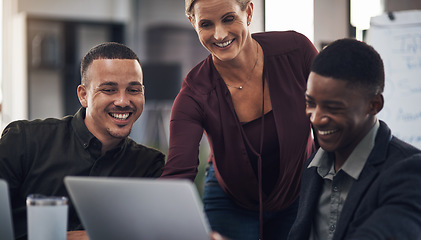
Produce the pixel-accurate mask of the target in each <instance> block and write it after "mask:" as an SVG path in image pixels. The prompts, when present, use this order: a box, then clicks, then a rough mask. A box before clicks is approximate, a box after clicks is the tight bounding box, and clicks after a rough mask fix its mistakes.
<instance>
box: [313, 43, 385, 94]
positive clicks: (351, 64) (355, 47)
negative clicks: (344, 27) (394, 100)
mask: <svg viewBox="0 0 421 240" xmlns="http://www.w3.org/2000/svg"><path fill="white" fill-rule="evenodd" d="M311 71H312V72H314V73H317V74H319V75H322V76H324V77H332V78H335V79H340V80H344V81H347V82H348V85H349V86H350V87H353V86H355V87H362V88H364V89H367V90H368V94H372V95H375V94H379V93H382V92H383V90H384V67H383V60H382V59H381V57H380V55H379V53H377V52H376V50H375V49H374V48H373V47H372V46H370V45H368V44H366V43H364V42H361V41H358V40H356V39H351V38H345V39H340V40H336V41H334V42H332V43H331V44H329V45H328V46H327V47H325V48H324V49H323V50H322V51H320V53H319V54H318V55H317V56H316V58H315V59H314V61H313V64H312V66H311Z"/></svg>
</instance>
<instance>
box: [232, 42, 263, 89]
mask: <svg viewBox="0 0 421 240" xmlns="http://www.w3.org/2000/svg"><path fill="white" fill-rule="evenodd" d="M256 49H257V53H256V62H255V63H254V66H253V68H252V69H251V72H250V74H249V76H248V78H247V79H246V81H244V83H243V84H242V85H240V86H238V87H236V86H232V85H229V84H228V83H226V82H225V84H226V85H227V86H228V87H231V88H236V89H238V90H242V89H243V86H244V85H246V83H247V82H248V81H249V80H250V78H251V76H252V75H253V71H254V69H255V68H256V65H257V61H259V46H258V45H257V41H256Z"/></svg>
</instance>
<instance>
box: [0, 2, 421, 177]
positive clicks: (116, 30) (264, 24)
mask: <svg viewBox="0 0 421 240" xmlns="http://www.w3.org/2000/svg"><path fill="white" fill-rule="evenodd" d="M253 2H254V6H255V7H254V16H253V21H252V25H251V31H252V32H259V31H273V30H290V29H293V30H296V31H299V32H301V33H303V34H305V35H306V36H307V37H308V38H309V39H310V40H311V41H312V42H313V43H314V44H315V46H316V47H317V48H318V49H319V50H320V49H321V48H322V47H323V46H324V45H326V44H328V43H329V42H331V41H333V40H336V39H338V38H343V37H355V38H359V39H363V38H364V33H365V31H366V29H367V28H369V19H370V17H371V16H375V15H379V14H382V13H384V12H389V11H400V10H409V9H421V1H420V0H296V1H288V0H253ZM0 3H1V4H0V15H1V16H0V19H1V25H0V26H1V28H0V34H1V38H0V55H1V59H0V62H1V64H0V83H1V85H0V86H1V91H0V102H1V114H0V118H1V122H0V123H1V124H0V126H1V129H3V128H4V127H5V126H6V125H7V124H8V123H10V122H11V121H13V120H18V119H35V118H46V117H62V116H65V115H68V114H74V113H75V112H76V111H77V109H78V108H79V107H80V104H79V101H78V99H77V95H76V87H77V85H78V84H79V81H80V73H79V64H80V59H81V58H82V57H83V55H84V54H85V53H86V52H87V51H88V50H89V49H90V48H91V47H93V46H94V45H96V44H98V43H101V42H104V41H117V42H121V43H124V44H126V45H128V46H129V47H131V48H132V49H133V50H134V51H135V52H136V53H137V54H138V55H139V57H140V60H141V62H142V66H143V70H144V84H145V86H146V108H145V111H144V113H143V115H142V116H141V118H140V120H139V121H138V122H137V123H136V125H135V127H134V129H133V131H132V134H131V137H132V138H133V139H135V140H136V141H138V142H140V143H142V144H146V145H149V146H153V147H155V148H158V149H160V150H161V151H163V152H165V153H167V148H168V125H169V117H170V112H171V106H172V101H173V100H174V97H175V96H176V94H177V92H178V90H179V88H180V86H181V82H182V80H183V78H184V76H185V75H186V74H187V73H188V71H189V69H191V68H192V67H193V66H195V65H196V64H197V63H198V62H199V61H201V60H202V59H204V58H205V57H206V56H207V55H208V53H207V51H206V50H205V49H204V48H203V47H202V46H201V44H200V42H199V40H198V39H197V35H196V32H195V31H194V29H193V28H192V26H191V25H190V23H189V21H188V19H187V18H186V16H185V14H184V1H183V0H72V1H70V0H0ZM201 148H202V149H201V151H200V152H201V155H200V159H201V162H202V164H201V166H200V169H199V171H200V172H201V173H203V171H204V166H205V163H206V159H207V154H208V145H207V142H206V139H203V141H202V144H201ZM201 181H203V178H202V177H198V179H197V182H198V183H199V185H200V183H201Z"/></svg>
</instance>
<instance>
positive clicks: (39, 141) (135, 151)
mask: <svg viewBox="0 0 421 240" xmlns="http://www.w3.org/2000/svg"><path fill="white" fill-rule="evenodd" d="M81 76H82V81H81V85H79V86H78V89H77V94H78V97H79V101H80V103H81V105H82V107H81V108H80V110H79V111H78V112H77V113H76V114H75V115H74V116H66V117H64V118H62V119H53V118H49V119H45V120H33V121H26V120H22V121H15V122H12V123H10V124H9V125H8V126H7V127H6V128H5V130H4V132H3V134H2V137H1V139H0V178H3V179H6V181H7V182H8V183H9V187H10V197H11V203H12V215H13V222H14V228H15V237H16V238H17V239H26V237H27V236H26V235H27V220H26V204H25V200H26V197H27V196H28V194H33V193H36V194H43V195H47V196H68V193H67V191H66V189H65V186H64V183H63V178H64V177H65V176H67V175H74V176H114V177H151V178H155V177H159V176H160V175H161V172H162V171H161V168H162V167H163V165H164V158H165V156H164V155H163V154H162V153H161V152H159V151H157V150H154V149H151V148H148V147H145V146H143V145H140V144H137V143H136V142H134V141H133V140H132V139H130V138H129V137H128V136H129V134H130V131H131V129H132V126H133V124H134V123H135V121H136V120H137V119H138V118H139V117H140V115H141V113H142V111H143V107H144V103H145V98H144V86H143V76H142V69H141V66H140V61H139V58H138V57H137V56H136V54H135V53H134V52H133V51H132V50H131V49H129V48H128V47H126V46H124V45H122V44H118V43H104V44H100V45H98V46H96V47H94V48H92V49H91V50H90V51H89V52H88V53H87V54H86V55H85V57H84V58H83V60H82V63H81ZM77 229H82V227H81V226H80V220H79V218H78V216H77V214H76V211H75V209H74V207H73V206H72V203H71V202H70V203H69V221H68V230H70V231H71V230H77Z"/></svg>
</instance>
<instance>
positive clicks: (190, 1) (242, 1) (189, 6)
mask: <svg viewBox="0 0 421 240" xmlns="http://www.w3.org/2000/svg"><path fill="white" fill-rule="evenodd" d="M196 1H197V0H185V7H186V15H187V17H194V12H193V6H194V3H195V2H196ZM235 1H236V2H237V3H238V4H239V5H240V7H241V10H242V11H244V10H246V7H247V3H249V2H250V1H251V0H235Z"/></svg>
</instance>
